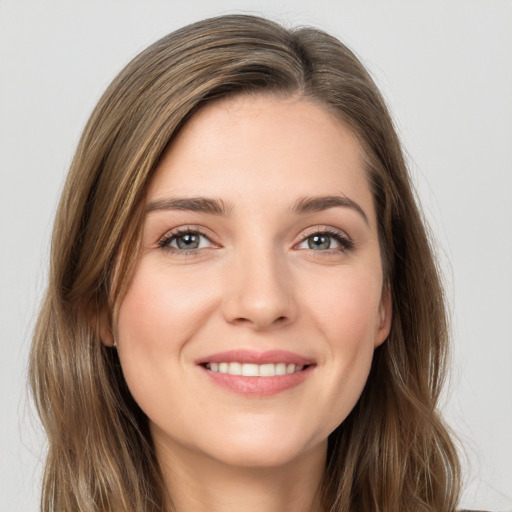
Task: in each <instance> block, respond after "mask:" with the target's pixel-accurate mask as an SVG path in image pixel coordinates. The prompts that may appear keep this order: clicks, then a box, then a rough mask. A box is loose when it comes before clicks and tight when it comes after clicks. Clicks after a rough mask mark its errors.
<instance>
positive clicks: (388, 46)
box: [0, 0, 512, 512]
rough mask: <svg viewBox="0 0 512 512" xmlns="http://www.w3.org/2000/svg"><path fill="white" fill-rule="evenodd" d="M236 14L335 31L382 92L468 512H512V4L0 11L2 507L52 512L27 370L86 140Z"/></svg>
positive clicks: (201, 3) (48, 5)
mask: <svg viewBox="0 0 512 512" xmlns="http://www.w3.org/2000/svg"><path fill="white" fill-rule="evenodd" d="M234 10H236V12H250V13H262V14H265V15H268V16H271V17H272V18H274V19H276V20H278V21H282V22H284V23H286V24H288V25H296V24H312V25H316V26H319V27H321V28H324V29H326V30H328V31H330V32H332V33H333V34H335V35H337V36H338V37H339V38H341V39H342V40H343V41H344V42H346V43H347V44H348V45H349V46H350V47H351V48H352V49H354V50H355V51H356V53H357V54H358V55H360V56H361V57H362V59H363V61H364V62H365V63H366V65H367V66H368V67H369V69H370V70H371V72H372V73H373V75H374V77H375V79H376V81H377V83H378V84H379V86H380V87H381V89H382V90H383V92H384V94H385V96H386V98H387V99H388V102H389V104H390V107H391V110H392V111H393V113H394V117H395V120H396V124H397V126H398V130H399V132H400V134H401V136H402V139H403V142H404V145H405V147H406V149H407V152H408V154H409V160H410V166H411V171H412V174H413V177H414V179H415V182H416V184H417V188H418V191H419V194H420V196H421V198H422V201H423V204H424V208H425V212H426V215H427V218H428V219H429V222H430V223H431V225H432V228H433V230H434V232H435V235H436V237H437V239H438V241H439V247H440V249H439V252H440V258H441V261H442V264H443V268H444V271H445V274H446V277H447V289H448V296H449V298H450V302H451V307H452V310H453V333H454V345H455V348H454V354H453V355H454V370H453V372H452V378H451V380H450V385H449V387H448V389H447V392H446V405H445V406H444V410H445V412H446V415H447V417H448V419H449V421H450V423H451V424H452V425H453V428H454V430H455V432H456V433H457V434H458V435H459V437H460V439H461V441H462V443H463V444H464V447H465V448H464V453H465V455H464V457H465V461H464V467H465V473H466V480H467V481H466V486H465V491H464V499H463V505H464V506H467V507H470V508H486V509H492V510H506V509H509V510H512V376H511V368H512V324H511V318H512V2H510V1H505V0H501V1H500V0H485V1H471V0H462V1H454V0H443V1H441V0H437V1H429V2H420V1H415V0H408V1H401V2H398V1H386V2H380V1H377V0H375V1H361V0H358V1H355V0H354V1H352V0H338V1H336V0H331V1H326V0H322V1H318V0H302V1H300V0H296V1H284V0H282V1H279V0H278V1H272V2H270V1H269V2H264V1H261V0H260V1H248V0H247V1H230V0H224V1H220V0H216V1H214V2H209V1H207V0H187V1H180V2H174V1H164V0H149V1H148V0H146V1H142V0H139V1H135V0H122V1H121V0H119V1H113V0H111V1H108V0H103V1H91V0H88V1H83V2H78V1H72V0H62V1H57V0H53V1H52V0H47V1H36V0H35V1H33V2H30V1H27V0H25V1H20V0H17V1H16V0H10V1H6V0H0V144H1V145H0V171H1V175H0V319H1V324H0V325H1V330H0V341H1V358H0V418H1V419H0V511H2V512H18V511H19V512H21V511H23V512H30V511H36V510H37V509H38V497H39V479H40V472H41V461H42V458H43V453H44V448H43V439H44V437H43V436H42V434H41V430H40V427H39V424H38V420H37V419H36V418H35V417H34V414H33V412H32V411H31V409H30V403H29V400H28V399H27V392H26V385H25V379H26V360H27V353H28V348H29V344H30V335H31V330H32V327H33V322H34V318H35V315H36V309H37V303H38V300H39V298H40V296H41V293H42V290H43V289H44V284H45V279H46V278H45V274H46V269H47V260H48V248H49V234H50V229H51V224H52V218H53V215H54V212H55V205H56V202H57V199H58V196H59V190H60V188H61V186H62V183H63V179H64V176H65V174H66V171H67V168H68V166H69V163H70V161H71V158H72V154H73V151H74V148H75V146H76V143H77V140H78V137H79V134H80V131H81V129H82V127H83V125H84V123H85V121H86V119H87V117H88V114H89V113H90V111H91V109H92V107H93V106H94V104H95V103H96V101H97V99H98V98H99V95H100V94H101V92H102V91H103V90H104V88H105V87H106V86H107V85H108V83H109V82H110V80H111V79H112V78H113V77H114V75H115V73H116V72H117V71H119V70H120V69H121V68H122V67H123V66H124V65H125V64H126V63H127V62H128V60H129V59H130V58H131V57H133V56H134V55H135V54H136V53H137V52H139V51H140V50H142V49H143V48H144V47H146V46H147V45H148V44H149V43H151V42H153V41H154V40H156V39H157V38H159V37H160V36H163V35H164V34H166V33H168V32H170V31H172V30H174V29H175V28H178V27H180V26H182V25H184V24H186V23H189V22H192V21H195V20H198V19H201V18H204V17H207V16H210V15H217V14H222V13H227V12H233V11H234Z"/></svg>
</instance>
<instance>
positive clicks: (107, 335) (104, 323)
mask: <svg viewBox="0 0 512 512" xmlns="http://www.w3.org/2000/svg"><path fill="white" fill-rule="evenodd" d="M92 327H93V329H94V330H95V331H96V332H97V333H98V335H99V337H100V339H101V342H102V343H103V345H105V346H107V347H113V346H114V334H113V333H112V326H111V321H110V315H109V314H108V312H107V311H106V309H103V310H102V312H101V313H99V314H98V315H97V316H96V318H95V321H93V325H92Z"/></svg>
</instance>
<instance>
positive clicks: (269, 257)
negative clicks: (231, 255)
mask: <svg viewBox="0 0 512 512" xmlns="http://www.w3.org/2000/svg"><path fill="white" fill-rule="evenodd" d="M284 260H285V256H281V257H279V256H278V255H277V254H276V253H275V251H273V250H272V249H269V250H258V251H257V252H254V251H251V253H250V254H248V253H245V254H243V255H242V254H241V255H239V257H238V258H237V259H236V261H235V262H234V264H233V265H231V266H230V268H229V271H228V275H227V277H226V281H227V286H226V288H225V290H226V294H225V295H224V297H223V303H222V310H223V315H224V318H225V320H226V321H227V322H229V323H231V324H235V325H245V326H247V327H250V328H252V329H255V330H264V329H268V328H273V327H277V326H283V325H286V324H289V323H291V322H292V321H293V320H295V318H296V315H297V303H296V301H295V297H294V293H293V278H292V276H291V273H290V271H289V269H288V267H287V265H286V261H284Z"/></svg>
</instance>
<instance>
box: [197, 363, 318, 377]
mask: <svg viewBox="0 0 512 512" xmlns="http://www.w3.org/2000/svg"><path fill="white" fill-rule="evenodd" d="M203 366H204V368H206V369H207V370H209V371H211V372H214V373H224V374H227V375H241V376H243V377H276V376H281V375H292V374H294V373H298V372H301V371H303V370H305V369H307V368H308V367H309V366H310V365H296V364H293V363H265V364H254V363H241V362H236V361H232V362H221V363H214V362H211V363H205V364H204V365H203Z"/></svg>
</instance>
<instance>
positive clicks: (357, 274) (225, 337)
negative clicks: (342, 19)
mask: <svg viewBox="0 0 512 512" xmlns="http://www.w3.org/2000/svg"><path fill="white" fill-rule="evenodd" d="M390 321H391V311H390V301H389V297H388V294H387V293H383V275H382V265H381V257H380V252H379V243H378V234H377V225H376V217H375V211H374V205H373V200H372V194H371V192H370V189H369V186H368V183H367V179H366V176H365V171H364V169H363V164H362V157H361V147H360V145H359V144H358V142H357V140H356V138H355V137H354V136H353V134H352V133H351V131H350V130H349V129H348V128H347V127H346V126H345V125H343V124H341V123H340V122H339V121H338V120H337V119H336V118H335V117H334V116H333V115H332V114H330V113H328V112H327V111H326V110H325V109H323V108H322V107H320V106H318V105H317V104H315V103H311V102H306V101H305V100H302V99H300V98H299V99H297V98H289V99H279V98H274V97H247V96H245V97H237V98H234V99H233V98H232V99H228V100H223V101H220V102H217V103H213V104H210V105H208V106H206V107H204V108H203V109H201V110H200V111H199V112H198V113H197V114H196V115H195V116H194V117H193V118H192V119H191V120H190V121H189V122H188V123H187V124H186V126H185V127H184V128H183V130H182V131H181V132H180V133H179V135H178V137H177V138H176V139H175V140H174V142H173V143H172V145H171V146H170V147H169V149H168V150H167V151H166V153H165V154H164V156H163V158H162V160H161V161H160V163H159V165H158V168H157V170H156V173H155V175H154V177H153V178H152V181H151V183H150V186H149V190H148V195H147V205H146V214H145V221H144V230H143V248H142V253H141V255H140V260H139V262H138V266H137V267H136V270H135V274H134V276H133V280H132V281H131V284H130V286H129V288H128V291H127V294H126V295H125V297H124V299H123V301H122V303H121V304H120V308H119V316H118V323H117V325H116V330H117V337H118V339H117V345H118V351H119V357H120V360H121V364H122V368H123V372H124V376H125V378H126V381H127V383H128V386H129V388H130V391H131V393H132V394H133V397H134V398H135V400H136V401H137V403H138V404H139V405H140V407H141V408H142V410H143V411H144V412H145V413H146V414H147V416H148V418H149V422H150V428H151V432H152V435H153V438H154V442H155V445H156V447H157V452H158V453H163V452H167V453H168V454H176V453H183V454H187V453H188V454H190V455H194V456H196V457H203V456H204V457H207V458H208V459H210V460H211V459H214V460H217V461H221V462H225V463H228V464H234V465H241V466H277V465H280V464H284V463H286V462H290V461H293V460H295V459H297V458H299V457H307V456H310V455H311V456H313V455H314V454H316V455H318V453H325V449H326V439H327V436H328V435H329V434H330V433H331V432H332V431H333V430H334V429H335V428H336V427H337V426H338V425H339V424H340V423H341V422H342V421H343V420H344V419H345V418H346V416H347V415H348V414H349V412H350V411H351V410H352V408H353V407H354V405H355V403H356V401H357V399H358V397H359V396H360V394H361V391H362V389H363V386H364V384H365V382H366V379H367V377H368V373H369V369H370V364H371V360H372V355H373V351H374V349H375V347H376V346H377V345H379V344H380V343H382V342H383V341H384V339H385V338H386V336H387V334H388V331H389V326H390ZM240 374H241V375H240Z"/></svg>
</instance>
